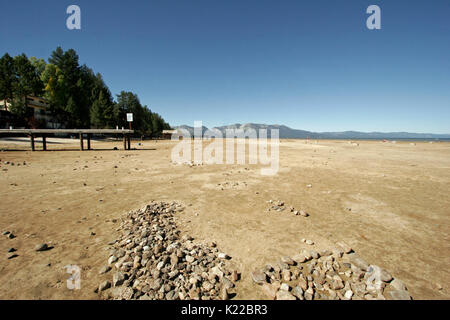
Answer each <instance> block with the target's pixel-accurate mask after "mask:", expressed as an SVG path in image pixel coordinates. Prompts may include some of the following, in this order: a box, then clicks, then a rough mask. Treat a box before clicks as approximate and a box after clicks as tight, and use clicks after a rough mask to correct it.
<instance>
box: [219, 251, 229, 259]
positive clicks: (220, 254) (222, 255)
mask: <svg viewBox="0 0 450 320" xmlns="http://www.w3.org/2000/svg"><path fill="white" fill-rule="evenodd" d="M217 257H218V258H219V259H229V258H230V257H229V256H228V255H226V254H225V253H223V252H220V253H219V254H218V255H217Z"/></svg>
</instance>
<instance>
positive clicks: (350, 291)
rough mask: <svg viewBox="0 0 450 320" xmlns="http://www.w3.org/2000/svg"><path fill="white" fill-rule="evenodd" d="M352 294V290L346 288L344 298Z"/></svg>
mask: <svg viewBox="0 0 450 320" xmlns="http://www.w3.org/2000/svg"><path fill="white" fill-rule="evenodd" d="M352 296H353V292H352V290H347V291H346V292H345V294H344V297H345V299H347V300H350V299H351V298H352Z"/></svg>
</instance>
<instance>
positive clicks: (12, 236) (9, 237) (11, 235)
mask: <svg viewBox="0 0 450 320" xmlns="http://www.w3.org/2000/svg"><path fill="white" fill-rule="evenodd" d="M7 237H8V239H14V238H15V237H16V236H15V235H13V234H12V233H9V234H8V236H7Z"/></svg>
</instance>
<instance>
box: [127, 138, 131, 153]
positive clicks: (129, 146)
mask: <svg viewBox="0 0 450 320" xmlns="http://www.w3.org/2000/svg"><path fill="white" fill-rule="evenodd" d="M127 144H128V150H131V138H130V136H129V135H128V136H127Z"/></svg>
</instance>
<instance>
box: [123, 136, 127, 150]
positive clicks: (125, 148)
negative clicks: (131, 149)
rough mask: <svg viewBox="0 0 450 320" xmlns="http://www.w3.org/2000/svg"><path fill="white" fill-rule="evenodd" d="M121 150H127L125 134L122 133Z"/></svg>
mask: <svg viewBox="0 0 450 320" xmlns="http://www.w3.org/2000/svg"><path fill="white" fill-rule="evenodd" d="M123 150H127V135H126V134H125V133H124V134H123Z"/></svg>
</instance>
